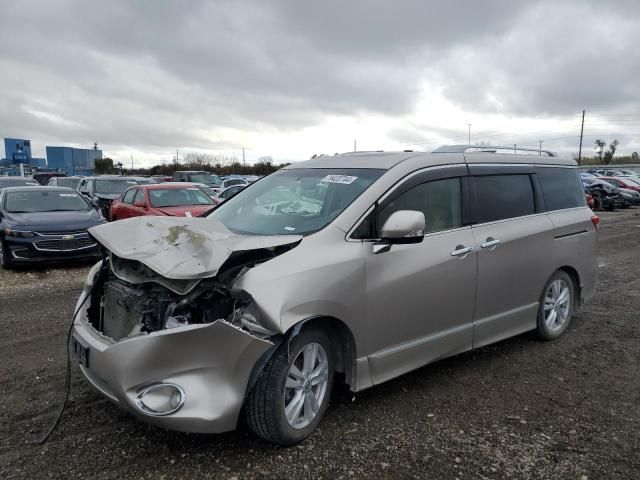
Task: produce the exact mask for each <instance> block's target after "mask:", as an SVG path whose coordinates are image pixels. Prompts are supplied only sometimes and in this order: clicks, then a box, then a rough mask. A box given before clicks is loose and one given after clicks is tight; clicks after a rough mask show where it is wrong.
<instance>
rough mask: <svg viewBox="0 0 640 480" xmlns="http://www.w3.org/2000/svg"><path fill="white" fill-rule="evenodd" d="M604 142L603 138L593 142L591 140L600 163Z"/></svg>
mask: <svg viewBox="0 0 640 480" xmlns="http://www.w3.org/2000/svg"><path fill="white" fill-rule="evenodd" d="M606 144H607V142H605V141H604V140H596V141H595V142H593V145H594V147H593V148H594V150H595V151H596V153H597V154H598V159H599V161H600V163H602V153H603V152H604V147H605V145H606Z"/></svg>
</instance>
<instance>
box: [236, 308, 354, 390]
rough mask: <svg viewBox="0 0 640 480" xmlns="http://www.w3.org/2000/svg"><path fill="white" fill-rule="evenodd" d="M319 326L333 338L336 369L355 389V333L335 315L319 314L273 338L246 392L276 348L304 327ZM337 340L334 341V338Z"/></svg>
mask: <svg viewBox="0 0 640 480" xmlns="http://www.w3.org/2000/svg"><path fill="white" fill-rule="evenodd" d="M312 327H314V328H319V329H322V330H323V331H325V332H326V333H327V334H328V335H329V338H330V339H331V340H332V352H331V353H332V354H333V358H334V362H335V371H336V372H339V373H343V374H344V377H345V383H346V384H347V385H349V387H350V388H351V389H352V390H354V389H355V386H356V384H357V383H356V380H357V377H356V375H357V369H356V346H355V339H354V336H353V333H352V332H351V330H350V329H349V327H348V326H347V325H346V324H345V323H344V322H343V321H342V320H339V319H337V318H335V317H331V316H326V315H319V316H313V317H309V318H306V319H304V320H301V321H299V322H298V323H296V324H295V325H292V326H291V327H290V328H289V329H288V330H287V331H286V332H284V333H283V334H281V335H278V336H277V337H274V338H273V339H272V341H273V346H272V347H271V348H269V350H267V351H266V352H264V353H263V354H262V356H261V357H260V358H259V359H258V361H257V362H256V364H255V366H254V367H253V370H252V372H251V375H250V376H249V381H248V383H247V389H246V393H245V397H246V394H247V393H248V392H249V391H251V390H252V389H253V387H254V386H255V384H256V382H257V380H258V377H259V376H260V374H261V373H262V371H263V370H264V367H265V366H266V365H267V363H268V362H269V360H270V359H271V357H272V356H273V355H274V353H275V352H276V350H277V349H278V348H280V347H281V346H282V345H283V344H288V343H289V342H290V341H291V340H292V339H293V338H295V337H296V336H297V335H298V334H299V333H300V332H301V331H302V330H303V329H307V328H312ZM336 339H337V340H338V341H337V342H333V341H334V340H336Z"/></svg>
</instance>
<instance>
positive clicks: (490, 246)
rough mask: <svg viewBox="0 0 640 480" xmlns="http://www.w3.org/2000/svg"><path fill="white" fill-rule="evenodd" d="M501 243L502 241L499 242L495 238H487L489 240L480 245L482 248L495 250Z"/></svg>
mask: <svg viewBox="0 0 640 480" xmlns="http://www.w3.org/2000/svg"><path fill="white" fill-rule="evenodd" d="M499 243H500V240H497V239H495V238H493V237H487V239H486V240H485V241H484V242H482V243H481V244H480V246H481V247H482V248H488V249H489V250H493V249H494V248H496V246H497V245H498V244H499Z"/></svg>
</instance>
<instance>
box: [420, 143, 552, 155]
mask: <svg viewBox="0 0 640 480" xmlns="http://www.w3.org/2000/svg"><path fill="white" fill-rule="evenodd" d="M467 150H480V152H484V153H496V151H497V150H509V151H513V152H514V153H516V152H518V151H521V152H536V153H538V154H543V153H544V154H546V155H548V156H549V157H557V156H558V154H557V153H556V152H553V151H551V150H542V149H538V148H526V147H514V146H503V145H443V146H442V147H438V148H436V149H435V150H433V151H432V152H431V153H465V152H466V151H467Z"/></svg>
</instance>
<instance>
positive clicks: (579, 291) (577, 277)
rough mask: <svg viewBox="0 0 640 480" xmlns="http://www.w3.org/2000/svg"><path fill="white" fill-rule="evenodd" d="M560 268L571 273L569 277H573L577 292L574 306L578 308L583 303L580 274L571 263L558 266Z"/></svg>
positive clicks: (568, 273)
mask: <svg viewBox="0 0 640 480" xmlns="http://www.w3.org/2000/svg"><path fill="white" fill-rule="evenodd" d="M558 270H559V271H561V272H564V273H566V274H567V275H569V278H571V282H572V283H573V288H574V290H575V292H576V297H575V305H574V308H576V309H578V308H579V307H580V305H582V286H581V283H580V274H579V273H578V271H577V270H576V269H575V268H574V267H572V266H570V265H564V266H562V267H560V268H558Z"/></svg>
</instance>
